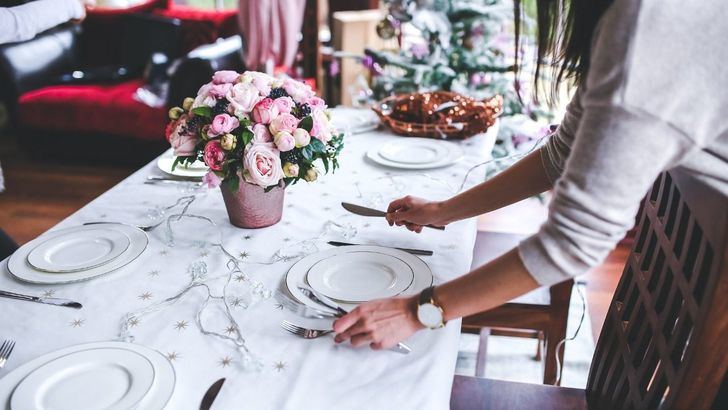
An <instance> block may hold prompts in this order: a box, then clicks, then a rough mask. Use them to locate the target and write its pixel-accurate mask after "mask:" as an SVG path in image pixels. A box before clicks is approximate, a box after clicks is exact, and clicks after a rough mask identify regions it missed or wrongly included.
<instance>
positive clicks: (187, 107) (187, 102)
mask: <svg viewBox="0 0 728 410" xmlns="http://www.w3.org/2000/svg"><path fill="white" fill-rule="evenodd" d="M194 103H195V99H194V98H192V97H187V98H185V100H184V101H183V102H182V108H183V109H184V110H185V111H189V110H190V108H192V104H194Z"/></svg>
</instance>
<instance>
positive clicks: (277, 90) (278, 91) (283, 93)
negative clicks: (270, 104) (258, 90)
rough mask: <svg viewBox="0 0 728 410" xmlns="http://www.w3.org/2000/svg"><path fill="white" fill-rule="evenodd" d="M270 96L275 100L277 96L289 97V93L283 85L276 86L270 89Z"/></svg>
mask: <svg viewBox="0 0 728 410" xmlns="http://www.w3.org/2000/svg"><path fill="white" fill-rule="evenodd" d="M268 97H270V98H272V99H274V100H275V99H276V98H281V97H288V93H287V92H286V90H285V89H284V88H283V87H276V88H274V89H272V90H270V94H268Z"/></svg>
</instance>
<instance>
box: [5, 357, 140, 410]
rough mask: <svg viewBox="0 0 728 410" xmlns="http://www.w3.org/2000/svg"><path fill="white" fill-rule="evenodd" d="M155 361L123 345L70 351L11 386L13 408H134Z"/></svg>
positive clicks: (60, 409) (11, 405) (61, 409)
mask: <svg viewBox="0 0 728 410" xmlns="http://www.w3.org/2000/svg"><path fill="white" fill-rule="evenodd" d="M153 382H154V366H153V365H152V363H151V362H150V361H149V359H147V358H146V357H144V356H143V355H141V354H139V353H136V352H133V351H131V350H127V349H117V348H97V349H89V350H82V351H79V352H74V353H69V354H67V355H65V356H62V357H59V358H57V359H55V360H51V361H50V362H48V363H46V364H44V365H42V366H40V367H38V368H37V369H35V370H33V371H32V372H31V373H30V374H29V375H28V376H27V377H26V378H24V379H23V381H21V382H20V383H19V384H18V387H16V388H15V391H14V392H13V395H12V397H11V399H10V407H11V408H12V409H16V408H18V409H19V408H23V407H32V408H36V409H54V410H66V409H68V410H73V409H107V410H125V409H131V408H134V406H136V405H137V404H138V403H139V402H140V401H141V400H142V399H143V398H144V396H146V395H147V392H149V390H150V389H151V387H152V383H153Z"/></svg>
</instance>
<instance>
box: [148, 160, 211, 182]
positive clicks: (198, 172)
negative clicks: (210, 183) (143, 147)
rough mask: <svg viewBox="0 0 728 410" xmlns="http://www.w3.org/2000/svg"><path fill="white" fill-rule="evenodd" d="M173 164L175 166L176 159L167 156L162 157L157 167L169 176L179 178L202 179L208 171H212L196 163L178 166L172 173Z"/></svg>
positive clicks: (198, 162) (202, 163)
mask: <svg viewBox="0 0 728 410" xmlns="http://www.w3.org/2000/svg"><path fill="white" fill-rule="evenodd" d="M172 164H174V157H169V156H167V155H164V156H161V157H159V159H158V160H157V167H159V169H161V170H162V171H163V172H165V173H167V174H169V175H174V176H177V177H185V178H202V177H204V176H205V174H207V171H209V170H210V168H208V167H207V165H205V163H204V162H201V161H195V162H193V163H191V164H189V165H184V164H177V166H176V167H175V168H174V171H172Z"/></svg>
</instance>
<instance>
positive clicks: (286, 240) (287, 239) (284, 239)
mask: <svg viewBox="0 0 728 410" xmlns="http://www.w3.org/2000/svg"><path fill="white" fill-rule="evenodd" d="M290 241H291V238H289V237H285V238H283V242H290Z"/></svg>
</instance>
